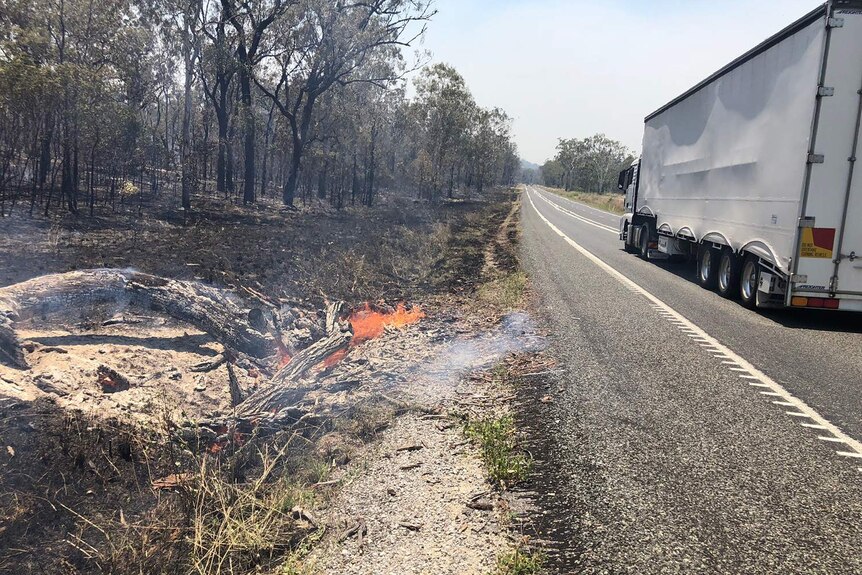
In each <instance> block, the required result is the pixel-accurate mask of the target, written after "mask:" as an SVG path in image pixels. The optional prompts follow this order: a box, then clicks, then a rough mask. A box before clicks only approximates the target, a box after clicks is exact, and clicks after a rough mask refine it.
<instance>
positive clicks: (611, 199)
mask: <svg viewBox="0 0 862 575" xmlns="http://www.w3.org/2000/svg"><path fill="white" fill-rule="evenodd" d="M543 189H545V190H548V191H549V192H552V193H554V194H557V195H558V196H561V197H563V198H567V199H569V200H572V201H575V202H581V203H582V204H586V205H588V206H592V207H594V208H598V209H600V210H604V211H606V212H610V213H612V214H624V213H625V207H624V204H625V199H626V198H625V196H624V195H622V194H613V193H611V194H595V193H591V192H577V191H574V192H567V191H565V190H561V189H559V188H548V187H544V186H543Z"/></svg>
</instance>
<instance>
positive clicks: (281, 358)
mask: <svg viewBox="0 0 862 575" xmlns="http://www.w3.org/2000/svg"><path fill="white" fill-rule="evenodd" d="M276 339H278V338H276ZM276 345H277V346H278V369H281V368H283V367H284V366H286V365H287V364H288V363H290V360H291V359H293V354H292V353H290V350H289V349H288V348H287V346H286V345H284V344H283V343H282V342H280V341H276Z"/></svg>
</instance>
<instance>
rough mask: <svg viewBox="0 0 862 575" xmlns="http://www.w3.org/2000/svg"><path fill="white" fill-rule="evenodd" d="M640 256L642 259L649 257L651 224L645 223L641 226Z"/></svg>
mask: <svg viewBox="0 0 862 575" xmlns="http://www.w3.org/2000/svg"><path fill="white" fill-rule="evenodd" d="M639 247H640V256H641V259H645V260H648V259H649V226H648V225H647V224H644V225H642V226H641V237H640V246H639Z"/></svg>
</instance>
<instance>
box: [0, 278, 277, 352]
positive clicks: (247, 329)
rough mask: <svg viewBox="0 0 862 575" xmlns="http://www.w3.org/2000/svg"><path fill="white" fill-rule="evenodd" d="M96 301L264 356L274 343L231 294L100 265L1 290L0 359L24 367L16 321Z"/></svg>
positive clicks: (82, 308) (82, 309) (79, 309)
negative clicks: (149, 314) (150, 313)
mask: <svg viewBox="0 0 862 575" xmlns="http://www.w3.org/2000/svg"><path fill="white" fill-rule="evenodd" d="M99 304H112V305H116V306H121V307H124V308H125V307H137V308H139V309H143V310H156V311H160V312H162V313H164V314H166V315H168V316H170V317H172V318H175V319H178V320H180V321H184V322H186V323H189V324H191V325H193V326H195V327H197V328H198V329H200V330H202V331H204V332H206V333H208V334H210V335H211V336H212V337H213V338H214V339H216V340H217V341H219V342H220V343H222V344H223V345H224V346H225V347H226V348H228V349H233V350H237V351H239V352H242V353H245V354H247V355H250V356H252V357H255V358H258V359H262V358H266V357H269V356H271V355H272V354H273V353H274V352H275V341H274V339H273V337H272V336H271V335H270V334H269V333H264V332H262V331H261V330H260V327H261V326H260V325H257V326H254V325H252V324H251V323H250V317H257V316H258V314H254V313H251V314H250V310H249V309H248V308H247V307H246V306H245V305H244V304H243V303H242V301H241V300H240V299H239V298H237V297H235V296H234V295H233V294H232V293H231V292H228V291H225V290H219V289H216V288H213V287H209V286H205V285H203V284H200V283H197V282H186V281H179V280H171V279H166V278H161V277H157V276H152V275H149V274H143V273H139V272H134V271H129V270H116V269H102V270H83V271H75V272H68V273H61V274H51V275H46V276H42V277H38V278H34V279H31V280H28V281H25V282H21V283H17V284H14V285H11V286H7V287H5V288H0V359H3V360H5V361H6V362H7V363H10V364H12V365H14V366H16V367H19V368H25V369H26V368H27V367H28V365H27V362H26V358H25V356H24V353H23V351H22V350H21V342H20V340H19V339H18V336H17V334H16V333H15V330H14V324H15V323H16V322H21V321H24V320H27V319H30V318H33V317H37V316H44V315H48V314H52V313H63V314H66V315H71V314H82V313H84V314H85V315H86V313H87V312H89V310H91V309H92V308H93V307H94V306H96V305H99Z"/></svg>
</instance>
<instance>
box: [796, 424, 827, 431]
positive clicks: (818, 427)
mask: <svg viewBox="0 0 862 575" xmlns="http://www.w3.org/2000/svg"><path fill="white" fill-rule="evenodd" d="M799 425H801V426H802V427H807V428H808V429H821V430H826V426H824V425H817V424H816V423H800V424H799Z"/></svg>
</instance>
